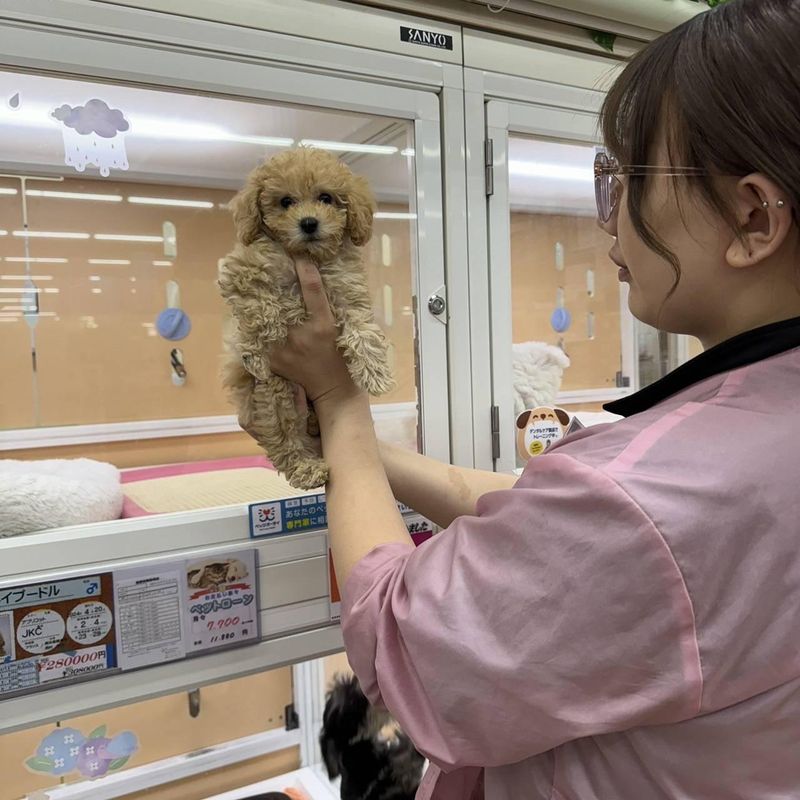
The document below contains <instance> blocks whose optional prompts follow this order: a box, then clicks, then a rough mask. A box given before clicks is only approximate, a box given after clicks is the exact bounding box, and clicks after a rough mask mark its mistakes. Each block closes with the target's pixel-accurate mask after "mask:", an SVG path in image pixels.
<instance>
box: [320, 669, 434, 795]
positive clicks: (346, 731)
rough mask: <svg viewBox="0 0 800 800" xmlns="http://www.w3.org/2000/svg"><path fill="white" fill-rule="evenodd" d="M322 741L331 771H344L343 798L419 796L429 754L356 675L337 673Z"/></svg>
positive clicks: (329, 695)
mask: <svg viewBox="0 0 800 800" xmlns="http://www.w3.org/2000/svg"><path fill="white" fill-rule="evenodd" d="M319 744H320V747H321V748H322V757H323V759H324V760H325V766H326V767H327V769H328V775H329V777H330V778H336V777H338V776H339V775H341V776H342V785H341V793H340V796H341V798H342V800H414V795H415V794H416V791H417V787H418V786H419V782H420V780H421V778H422V768H423V766H424V763H425V759H424V758H423V756H421V755H420V754H419V753H418V752H417V750H416V749H415V748H414V745H413V744H412V743H411V740H410V739H409V738H408V736H406V735H405V734H404V733H403V731H401V730H400V728H399V727H398V726H397V723H396V722H394V720H393V719H392V718H391V717H390V716H389V714H388V712H386V711H381V710H379V709H376V708H373V707H372V706H370V704H369V701H368V700H367V698H366V697H365V696H364V693H363V692H362V691H361V687H360V686H359V685H358V680H357V679H356V678H355V677H349V678H346V677H342V676H337V677H336V678H335V679H334V682H333V686H332V687H331V690H330V692H329V693H328V696H327V702H326V703H325V712H324V714H323V717H322V732H321V733H320V737H319Z"/></svg>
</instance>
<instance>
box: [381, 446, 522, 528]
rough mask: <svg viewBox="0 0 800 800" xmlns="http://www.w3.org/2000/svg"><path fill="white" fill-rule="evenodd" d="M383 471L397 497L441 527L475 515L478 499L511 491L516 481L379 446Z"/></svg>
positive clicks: (499, 475)
mask: <svg viewBox="0 0 800 800" xmlns="http://www.w3.org/2000/svg"><path fill="white" fill-rule="evenodd" d="M379 450H380V455H381V460H382V461H383V467H384V469H385V470H386V475H387V477H388V478H389V484H390V485H391V487H392V492H393V494H394V496H395V497H396V498H397V499H398V500H399V501H400V502H402V503H405V504H406V505H407V506H409V507H410V508H413V509H414V510H415V511H417V512H419V513H420V514H422V515H423V516H424V517H427V518H428V519H429V520H431V521H432V522H434V523H436V524H437V525H439V526H441V527H446V526H448V525H449V524H450V523H451V522H452V521H453V520H454V519H455V518H456V517H461V516H464V515H470V514H474V513H475V504H476V503H477V501H478V498H479V497H480V496H481V495H483V494H486V493H487V492H493V491H497V490H498V489H510V488H511V487H512V486H513V485H514V483H516V481H517V478H516V477H515V476H513V475H504V474H502V473H499V472H485V471H483V470H477V469H466V468H464V467H454V466H451V465H450V464H444V463H442V462H441V461H437V460H436V459H433V458H430V457H428V456H423V455H420V454H419V453H414V452H412V451H411V450H408V449H406V448H404V447H398V446H397V445H392V444H387V443H386V442H379Z"/></svg>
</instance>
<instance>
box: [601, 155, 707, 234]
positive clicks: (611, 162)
mask: <svg viewBox="0 0 800 800" xmlns="http://www.w3.org/2000/svg"><path fill="white" fill-rule="evenodd" d="M707 174H708V173H707V172H706V170H704V169H701V168H699V167H673V166H650V165H644V164H624V165H620V163H619V162H618V161H617V159H616V158H614V156H610V155H609V154H608V153H606V152H604V151H602V150H601V151H600V152H598V153H597V155H596V156H595V157H594V195H595V199H596V200H597V216H598V218H599V219H600V222H602V223H606V222H608V221H609V220H610V219H611V215H612V214H613V213H614V209H616V207H617V204H618V203H619V198H620V196H621V195H622V183H621V182H620V180H619V176H620V175H628V176H631V175H639V176H643V175H665V176H667V177H669V176H679V175H694V176H696V175H707Z"/></svg>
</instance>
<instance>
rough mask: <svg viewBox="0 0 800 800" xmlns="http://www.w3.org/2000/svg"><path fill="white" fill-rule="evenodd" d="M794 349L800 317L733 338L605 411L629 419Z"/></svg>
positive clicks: (799, 339) (799, 337)
mask: <svg viewBox="0 0 800 800" xmlns="http://www.w3.org/2000/svg"><path fill="white" fill-rule="evenodd" d="M795 347H800V317H794V318H793V319H787V320H784V321H783V322H775V323H773V324H772V325H765V326H764V327H763V328H755V329H754V330H752V331H747V333H741V334H739V335H738V336H734V337H733V339H728V340H727V341H725V342H722V344H718V345H717V346H716V347H712V348H711V349H710V350H706V352H705V353H701V354H700V355H699V356H696V357H695V358H693V359H692V360H691V361H687V362H686V363H685V364H683V365H681V366H680V367H678V368H677V369H675V370H673V371H672V372H670V373H669V374H667V375H665V376H664V377H663V378H661V380H658V381H656V382H655V383H652V384H650V386H646V387H645V388H644V389H642V390H640V391H638V392H636V394H632V395H629V396H628V397H623V398H622V399H621V400H615V401H614V402H613V403H606V404H605V405H604V406H603V408H605V410H606V411H610V412H611V413H612V414H619V415H621V416H623V417H630V416H632V415H633V414H639V413H640V412H642V411H647V410H648V409H650V408H652V407H653V406H655V405H657V404H658V403H660V402H661V401H662V400H666V399H667V398H668V397H672V395H674V394H677V393H678V392H680V391H683V390H684V389H687V388H688V387H689V386H692V385H693V384H695V383H699V382H700V381H703V380H705V379H706V378H710V377H712V376H713V375H719V374H720V373H722V372H730V371H732V370H734V369H739V368H740V367H746V366H747V365H748V364H755V363H756V362H757V361H763V360H764V359H765V358H769V357H770V356H776V355H778V354H779V353H785V352H786V351H787V350H792V349H793V348H795Z"/></svg>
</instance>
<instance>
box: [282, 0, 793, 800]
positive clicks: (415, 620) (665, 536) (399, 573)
mask: <svg viewBox="0 0 800 800" xmlns="http://www.w3.org/2000/svg"><path fill="white" fill-rule="evenodd" d="M798 42H800V0H731V1H730V2H729V3H727V4H726V5H722V6H720V7H718V8H716V9H714V10H713V11H709V12H708V13H705V14H701V15H699V16H697V17H695V18H694V19H692V20H691V21H690V22H687V23H686V24H685V25H682V26H681V27H679V28H677V29H676V30H673V31H671V32H670V33H668V34H666V35H665V36H663V37H661V38H660V39H658V40H656V41H655V42H653V43H652V44H650V45H649V46H648V47H646V48H645V49H644V50H643V51H642V52H641V53H639V54H638V55H637V56H636V57H635V58H634V59H633V61H632V63H631V64H630V65H628V67H627V68H626V69H625V71H624V72H623V73H622V75H621V76H620V77H619V79H618V80H617V82H616V84H615V85H614V87H613V88H612V89H611V91H610V93H609V95H608V98H607V100H606V102H605V106H604V108H603V110H602V113H601V124H602V132H603V136H604V139H605V142H606V145H607V148H608V152H607V154H605V155H601V156H599V157H598V159H597V162H596V164H595V176H596V184H597V199H598V214H599V218H600V224H601V225H602V226H603V228H604V229H605V230H607V231H608V232H609V233H610V234H611V235H612V236H613V237H615V244H614V246H613V248H612V250H611V254H610V255H611V260H612V261H614V262H615V263H616V264H617V265H618V267H619V275H620V279H621V280H623V281H627V282H628V283H630V307H631V310H632V311H633V313H634V314H635V315H636V316H637V317H638V318H639V319H641V320H642V321H644V322H647V323H649V324H651V325H656V326H658V327H660V328H662V329H663V330H667V331H672V332H675V333H684V334H691V335H693V336H697V337H699V338H700V339H701V340H702V342H703V344H704V345H705V347H706V352H705V353H704V354H703V355H701V356H699V357H698V358H696V359H694V360H693V361H692V362H690V363H689V364H687V365H684V366H683V367H681V368H680V369H678V370H676V371H675V372H673V373H672V374H670V375H668V376H667V377H666V378H664V379H663V380H662V381H660V382H658V383H657V384H655V385H653V386H650V387H648V388H646V389H644V390H643V391H641V392H639V393H638V394H636V395H633V396H632V397H629V398H626V399H625V400H623V401H620V402H617V403H615V404H613V408H612V410H614V411H616V412H617V413H620V414H622V415H623V416H625V419H624V420H623V421H621V422H618V423H616V424H613V425H606V426H600V427H597V428H592V429H590V430H586V431H582V432H581V433H580V434H578V435H576V436H572V437H569V438H568V439H567V440H565V441H564V442H563V443H561V444H559V445H558V446H556V447H554V448H553V449H551V450H550V451H549V452H548V453H547V454H546V455H544V456H542V457H539V458H536V459H533V460H532V461H530V462H529V464H528V466H527V468H526V469H525V471H524V473H523V475H522V477H521V478H520V479H519V480H517V481H514V480H513V479H512V478H510V477H508V476H503V475H496V474H491V473H490V474H487V473H481V472H474V471H470V470H464V469H456V468H453V467H450V466H448V465H443V464H437V463H436V462H433V461H431V460H430V459H427V458H425V457H423V456H419V455H416V454H412V453H408V452H405V451H402V450H399V449H396V448H391V447H385V446H379V445H378V443H377V442H376V439H375V436H374V432H373V427H372V423H371V417H370V410H369V402H368V398H367V397H365V396H364V395H363V394H362V393H360V392H359V391H358V390H356V389H355V387H354V386H353V384H352V382H351V381H350V378H349V376H348V373H347V370H346V368H345V366H344V363H343V362H342V360H341V358H340V356H339V354H338V352H337V350H336V344H335V336H336V329H335V325H334V323H333V320H332V317H331V312H330V309H329V308H328V305H327V301H326V299H325V294H324V289H323V287H322V284H321V282H320V277H319V274H318V273H317V271H316V269H315V268H314V267H313V265H310V264H307V263H299V264H298V265H297V270H298V275H299V277H300V281H301V284H302V288H303V292H304V295H305V298H306V303H307V306H308V309H309V311H310V314H311V319H310V321H309V322H308V323H307V324H305V325H304V326H301V327H299V328H297V329H295V330H293V331H292V335H291V336H290V338H289V342H288V343H287V346H286V347H285V348H281V349H280V350H276V351H274V352H272V353H271V359H272V365H273V368H274V369H275V370H276V371H277V372H279V373H280V374H283V375H285V376H286V377H287V378H290V379H291V380H293V381H296V382H297V383H298V384H300V385H302V386H303V387H304V388H305V390H306V392H307V394H308V397H309V398H311V400H312V401H313V403H314V407H315V409H316V412H317V415H318V417H319V422H320V428H321V433H322V446H323V450H324V454H325V458H326V459H327V461H328V463H329V465H330V468H331V478H330V484H329V486H328V514H329V525H330V537H331V543H332V547H333V552H334V559H335V564H336V570H337V573H338V576H339V578H340V582H341V583H342V584H343V585H344V607H343V614H342V617H343V626H344V636H345V642H346V645H347V652H348V656H349V659H350V662H351V664H352V666H353V668H354V669H355V672H356V674H357V675H358V677H359V679H360V681H361V684H362V686H363V688H364V690H365V692H366V694H367V696H368V697H369V698H370V699H371V700H372V701H373V702H376V703H377V702H382V703H384V704H385V705H386V706H387V707H388V708H389V710H390V711H391V712H392V713H393V714H394V716H395V717H396V718H397V720H398V721H399V722H400V724H401V725H402V726H403V728H405V730H406V731H407V732H408V734H409V735H410V736H411V738H412V739H413V741H414V742H415V743H416V745H417V747H418V748H419V749H420V750H421V751H422V752H423V753H425V754H426V755H427V756H428V757H429V758H430V760H431V762H432V767H431V769H430V770H429V771H428V773H427V774H426V777H425V779H424V781H423V785H422V787H421V788H420V795H419V796H420V797H423V798H428V797H432V798H453V799H454V800H456V799H457V800H462V798H465V799H466V798H473V797H474V798H477V797H484V796H485V797H486V798H487V800H523V799H524V800H645V799H646V800H660V799H661V798H663V800H667V798H669V800H677V799H678V798H682V799H683V800H690V799H691V800H700V799H701V798H708V799H709V800H721V799H722V798H725V799H726V800H729V799H730V798H746V799H747V800H758V798H777V797H785V798H788V797H798V796H800V758H798V755H797V752H796V748H797V742H798V741H800V636H799V635H798V624H799V623H798V617H799V615H800V484H799V483H798V480H799V476H800V413H798V412H799V411H800V230H799V229H798V209H800V114H798V109H800V56H798V52H799V51H798V44H797V43H798ZM387 475H388V479H387ZM393 492H394V494H395V495H397V497H399V498H400V499H402V500H403V501H405V502H406V503H408V504H410V505H411V506H413V507H415V508H416V509H417V510H419V511H420V512H422V513H424V514H426V515H427V516H429V517H430V518H432V519H434V520H435V521H436V522H438V523H439V524H441V525H444V526H447V529H446V530H445V531H444V532H443V533H442V534H441V535H439V536H437V537H435V538H434V539H433V540H431V541H429V542H427V543H426V544H425V545H423V546H422V547H421V548H419V549H417V550H415V549H414V547H413V546H412V544H411V541H410V539H409V537H408V535H407V533H406V531H405V528H404V526H403V523H402V521H401V519H400V517H399V515H398V513H397V511H396V509H395V504H394V499H393Z"/></svg>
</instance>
